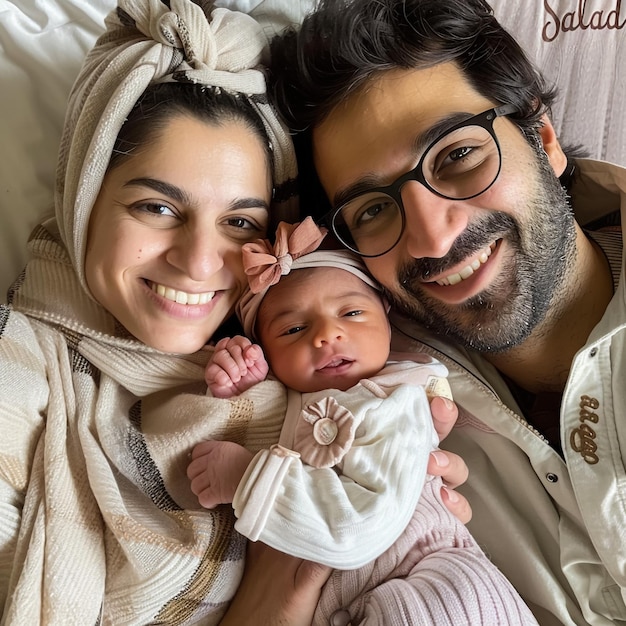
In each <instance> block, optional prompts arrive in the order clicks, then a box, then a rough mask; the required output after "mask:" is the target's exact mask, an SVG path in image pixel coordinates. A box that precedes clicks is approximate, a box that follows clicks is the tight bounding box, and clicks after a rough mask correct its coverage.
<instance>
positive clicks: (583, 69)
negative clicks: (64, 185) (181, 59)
mask: <svg viewBox="0 0 626 626" xmlns="http://www.w3.org/2000/svg"><path fill="white" fill-rule="evenodd" d="M314 1H315V0H218V2H217V4H219V5H223V6H230V7H232V8H236V9H238V10H243V11H250V12H252V13H253V14H254V15H255V16H256V17H257V19H259V20H260V21H262V22H263V23H264V24H265V25H267V26H268V29H270V30H271V28H272V26H275V27H276V28H279V29H280V28H282V27H283V26H285V25H287V24H289V23H291V22H296V23H297V22H298V21H299V20H300V19H301V17H302V15H303V14H304V13H305V12H306V11H308V10H310V8H311V7H312V6H313V4H314ZM492 2H493V5H494V8H495V11H496V15H497V16H498V17H499V18H500V19H501V20H502V21H503V23H504V24H505V25H506V26H508V27H510V28H511V29H512V32H513V33H514V34H516V35H517V36H519V37H520V38H521V40H522V41H523V44H524V47H525V48H526V49H527V50H528V51H529V53H530V55H531V57H532V58H534V59H535V60H536V62H537V64H538V65H540V66H541V67H543V68H544V69H545V70H546V72H547V74H548V75H549V76H550V77H551V78H554V79H555V80H558V82H559V84H560V85H561V91H562V94H563V97H564V98H565V100H563V101H562V102H561V103H559V104H557V106H556V107H555V109H554V113H555V126H556V128H557V131H558V132H559V133H560V134H561V136H562V137H563V138H564V139H565V140H566V141H568V142H581V143H583V144H585V145H586V147H587V148H588V149H589V151H590V153H591V155H592V156H595V157H602V158H607V159H608V160H613V161H616V162H619V163H623V164H626V116H625V115H624V114H623V110H624V108H625V106H626V43H624V40H625V38H626V29H624V23H625V22H626V5H625V8H624V9H621V15H620V14H617V13H615V14H614V15H613V14H611V13H610V12H611V11H614V12H615V11H617V8H620V3H619V2H618V1H617V0H587V2H586V3H582V4H583V5H584V6H585V7H586V8H585V11H586V15H587V18H586V19H587V20H591V19H592V18H593V19H595V22H594V23H595V24H596V25H598V26H602V24H603V23H604V24H605V27H602V28H600V27H598V28H591V27H587V28H582V26H579V27H577V28H574V26H576V24H582V25H584V24H585V23H586V22H584V20H583V22H580V19H579V18H578V17H577V16H576V15H575V12H576V10H577V8H578V7H579V6H581V4H580V3H578V2H577V1H576V0H492ZM114 6H115V0H0V138H1V141H2V152H1V156H0V301H4V300H5V292H6V289H7V288H8V286H9V284H10V283H11V282H12V280H13V279H14V278H15V276H17V274H18V273H19V272H20V271H21V269H22V267H23V266H24V263H25V261H26V251H25V244H26V240H27V238H28V235H29V233H30V230H31V229H32V227H33V226H34V225H35V224H36V223H37V222H38V221H39V220H40V219H41V216H42V215H44V214H45V213H46V212H47V211H50V210H51V206H52V189H53V181H54V170H55V162H56V152H57V146H58V141H59V137H60V133H61V126H62V123H63V114H64V109H65V101H66V98H67V94H68V92H69V90H70V87H71V85H72V82H73V80H74V77H75V76H76V74H77V72H78V69H79V67H80V64H81V62H82V59H83V57H84V55H85V53H86V52H87V50H88V49H89V48H90V47H91V46H92V45H93V42H94V41H95V39H96V37H97V36H98V35H99V34H100V32H101V31H102V29H103V25H104V17H105V15H106V13H107V12H108V11H109V10H111V9H112V8H113V7H114ZM548 9H549V10H548ZM600 11H603V13H602V14H600ZM594 12H595V13H594ZM552 13H554V14H555V15H557V14H558V16H559V19H560V20H561V21H560V22H559V23H560V24H565V26H566V27H567V26H568V25H569V26H570V27H571V29H570V30H564V29H561V30H560V32H559V34H558V36H557V37H555V38H554V39H553V40H552V41H545V40H544V39H542V31H543V29H544V27H546V24H549V22H550V20H552V21H553V22H554V21H555V18H554V17H553V15H552ZM570 14H571V15H570ZM594 15H595V17H594ZM609 19H613V20H614V21H615V24H616V26H617V27H616V28H609V25H610V24H612V22H609V21H608V20H609ZM563 20H565V21H564V22H563ZM576 20H578V22H577V21H576ZM548 28H549V26H548ZM552 28H553V30H554V26H553V27H552ZM622 61H624V64H623V65H620V63H621V62H622Z"/></svg>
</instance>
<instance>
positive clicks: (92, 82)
mask: <svg viewBox="0 0 626 626" xmlns="http://www.w3.org/2000/svg"><path fill="white" fill-rule="evenodd" d="M169 7H170V8H168V6H166V5H165V4H164V3H162V2H160V1H159V0H119V8H118V9H117V11H115V12H113V13H112V14H111V15H109V16H108V18H107V21H106V26H107V31H106V33H105V34H104V35H103V36H102V37H101V38H100V39H99V40H98V42H97V44H96V46H95V48H94V50H93V51H92V52H91V53H90V54H89V56H88V58H87V60H86V62H85V65H84V68H83V70H82V72H81V74H80V76H79V77H78V80H77V82H76V84H75V86H74V88H73V91H72V94H71V98H70V101H69V109H68V114H67V118H66V124H65V133H64V135H63V141H62V145H61V150H60V162H59V169H58V176H57V187H56V197H55V204H56V220H52V221H51V222H49V223H46V224H45V225H43V226H41V227H40V228H39V229H37V230H36V232H35V233H34V234H33V237H32V239H31V242H30V246H31V252H32V256H33V260H32V261H31V262H30V263H29V265H28V266H27V269H26V271H25V274H24V275H23V276H22V278H21V279H20V280H19V281H18V283H16V285H15V287H14V289H13V292H12V294H11V308H10V309H6V308H5V309H2V310H1V311H0V343H1V346H2V359H1V360H0V378H1V380H2V381H3V399H6V403H5V404H4V405H3V406H0V423H2V425H3V431H4V432H7V433H10V436H7V437H3V438H1V439H2V440H1V441H0V479H1V480H0V490H1V491H2V493H0V496H1V498H0V505H2V506H4V507H5V509H3V510H5V511H6V515H5V514H3V515H2V516H0V537H5V538H6V537H11V536H15V537H16V538H15V539H14V540H10V539H6V540H3V543H2V545H4V546H7V545H8V546H9V548H10V550H14V555H13V557H11V555H10V554H9V553H4V554H2V555H1V557H2V558H0V582H1V583H2V588H1V589H0V594H1V595H2V596H5V597H6V602H5V606H4V614H3V621H2V623H3V624H20V625H23V624H28V625H29V626H30V625H34V624H46V625H58V626H68V625H71V624H77V625H80V626H89V625H91V624H94V625H95V624H110V625H116V626H118V625H121V624H124V625H130V624H149V623H164V624H192V623H199V624H214V623H217V622H218V621H219V618H220V616H221V615H222V614H223V612H224V610H225V609H226V606H227V603H228V601H229V600H230V598H231V597H232V595H233V593H234V592H235V590H236V587H237V585H238V582H239V579H240V576H241V572H242V568H243V556H244V549H245V544H244V541H243V539H242V538H241V537H240V536H239V535H238V534H237V533H235V532H234V530H233V522H234V519H233V515H232V510H231V507H230V506H226V507H220V508H218V509H216V510H215V511H204V510H199V509H198V507H197V503H196V501H195V498H194V497H193V496H192V494H191V491H190V489H189V486H188V482H187V479H186V477H185V470H186V466H187V463H188V453H189V451H190V450H191V448H192V447H193V445H194V444H195V443H197V442H198V441H200V440H201V439H203V438H208V437H217V438H228V439H231V440H233V441H237V442H239V443H241V444H243V445H245V446H246V447H248V448H250V449H251V450H253V451H255V450H259V449H261V448H263V447H267V446H268V445H270V444H272V443H274V442H275V441H277V439H278V435H279V432H280V426H281V424H280V419H279V416H282V415H283V414H284V404H285V398H284V391H283V390H282V386H280V385H278V384H277V383H271V382H268V383H267V385H265V384H264V385H261V386H260V387H259V389H255V390H250V392H249V393H247V394H245V395H244V396H242V397H239V398H235V399H234V400H233V401H232V402H230V403H224V402H223V401H220V402H219V403H213V399H212V398H207V397H206V396H205V395H204V386H203V383H202V381H203V373H204V365H205V363H206V359H207V352H204V351H203V352H201V353H199V354H195V355H190V356H178V355H168V354H163V353H159V352H158V351H156V350H153V349H151V348H148V347H147V346H145V345H143V344H141V343H139V342H137V341H136V340H134V339H133V338H132V337H129V336H128V335H127V334H126V333H125V332H124V331H123V329H120V328H119V325H118V324H117V323H116V321H115V320H114V319H113V318H112V317H111V316H110V315H109V314H108V313H107V312H106V311H105V310H104V309H102V308H101V307H100V306H99V305H98V304H97V303H95V302H94V300H93V298H92V297H91V296H90V294H89V293H88V291H87V288H86V284H85V278H84V271H83V267H84V255H85V242H86V234H87V225H88V221H89V215H90V212H91V208H92V206H93V203H94V201H95V198H96V196H97V194H98V191H99V188H100V185H101V181H102V178H103V176H104V173H105V170H106V166H107V163H108V161H109V157H110V153H111V149H112V146H113V143H114V141H115V137H116V135H117V132H118V130H119V128H120V126H121V124H122V123H123V120H124V119H125V117H126V115H127V113H128V112H129V111H130V109H131V108H132V106H133V105H134V103H135V101H136V100H137V98H138V97H139V95H140V94H141V93H142V92H143V90H144V89H145V87H146V86H147V85H148V84H149V83H151V82H160V81H171V80H175V79H177V78H180V79H182V80H194V81H197V82H200V83H203V84H207V85H215V86H220V87H221V88H224V89H230V90H234V91H237V92H240V93H241V94H242V95H244V96H245V97H248V98H249V99H250V101H251V102H253V104H254V106H255V107H256V108H257V110H258V111H259V113H260V115H261V117H262V119H263V121H264V123H265V125H266V128H267V130H268V134H269V136H270V139H271V141H272V144H273V149H274V157H275V169H276V171H275V177H276V180H277V182H278V183H279V194H278V195H279V197H280V189H283V190H285V189H286V188H287V187H288V186H289V182H290V181H291V182H293V179H294V178H295V160H294V157H293V152H292V147H291V142H290V139H289V137H288V136H287V135H286V134H285V133H284V131H283V129H282V126H281V125H280V123H279V122H278V120H277V119H276V117H275V116H274V114H273V111H272V109H271V107H270V106H269V105H268V104H267V101H266V96H265V81H264V77H263V74H262V72H261V71H260V69H259V68H258V67H257V66H258V64H259V63H260V62H261V61H263V59H264V55H265V54H266V51H267V42H266V39H265V35H264V34H263V31H262V29H261V28H260V27H259V26H258V25H257V24H256V22H255V21H254V20H253V19H252V18H250V17H249V16H247V15H244V14H240V13H234V12H230V11H227V10H226V9H217V10H215V12H214V13H213V14H212V16H211V19H210V20H209V19H207V13H205V10H204V9H203V8H202V7H201V6H199V5H197V4H194V3H193V2H190V1H189V0H171V2H170V3H169ZM286 195H289V194H288V193H287V194H286ZM282 197H283V198H284V197H285V196H284V195H283V196H282ZM285 204H288V203H285ZM272 385H273V386H272ZM5 389H6V393H5ZM11 394H13V396H14V397H12V396H11ZM20 510H21V512H22V514H21V518H20V517H19V511H20ZM7 549H8V548H7ZM11 560H12V562H11ZM6 563H9V565H5V564H6ZM7 577H8V580H4V579H5V578H7ZM2 600H3V598H2V597H1V596H0V601H2Z"/></svg>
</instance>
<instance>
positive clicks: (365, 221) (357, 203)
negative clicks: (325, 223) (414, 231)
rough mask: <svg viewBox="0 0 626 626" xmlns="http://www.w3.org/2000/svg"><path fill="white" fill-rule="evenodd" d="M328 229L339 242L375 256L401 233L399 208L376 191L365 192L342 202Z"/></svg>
mask: <svg viewBox="0 0 626 626" xmlns="http://www.w3.org/2000/svg"><path fill="white" fill-rule="evenodd" d="M332 229H333V232H334V233H335V235H336V236H337V237H338V238H339V239H340V240H341V242H342V243H343V244H344V245H345V246H347V247H348V248H350V249H351V250H353V251H354V252H357V253H358V254H361V255H363V256H378V255H381V254H384V253H385V252H388V251H389V250H391V248H393V247H394V246H395V245H396V243H397V242H398V240H399V239H400V235H401V234H402V229H403V219H402V211H401V210H400V207H399V206H398V204H397V203H396V201H395V200H394V199H393V198H392V197H391V196H388V195H386V194H382V193H380V192H372V193H365V194H363V195H361V196H358V197H356V198H354V200H350V201H349V202H347V203H346V204H344V205H342V206H341V207H340V208H339V209H338V210H337V211H336V212H335V214H334V216H333V221H332Z"/></svg>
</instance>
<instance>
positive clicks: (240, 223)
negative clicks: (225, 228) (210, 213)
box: [228, 217, 256, 228]
mask: <svg viewBox="0 0 626 626" xmlns="http://www.w3.org/2000/svg"><path fill="white" fill-rule="evenodd" d="M228 225H229V226H234V227H235V228H256V226H255V225H254V224H252V222H250V221H249V220H247V219H245V218H244V217H231V218H230V219H229V220H228Z"/></svg>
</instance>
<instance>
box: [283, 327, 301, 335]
mask: <svg viewBox="0 0 626 626" xmlns="http://www.w3.org/2000/svg"><path fill="white" fill-rule="evenodd" d="M304 328H305V327H304V326H293V327H291V328H290V329H288V330H287V332H286V333H285V335H295V334H296V333H299V332H300V331H301V330H304Z"/></svg>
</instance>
